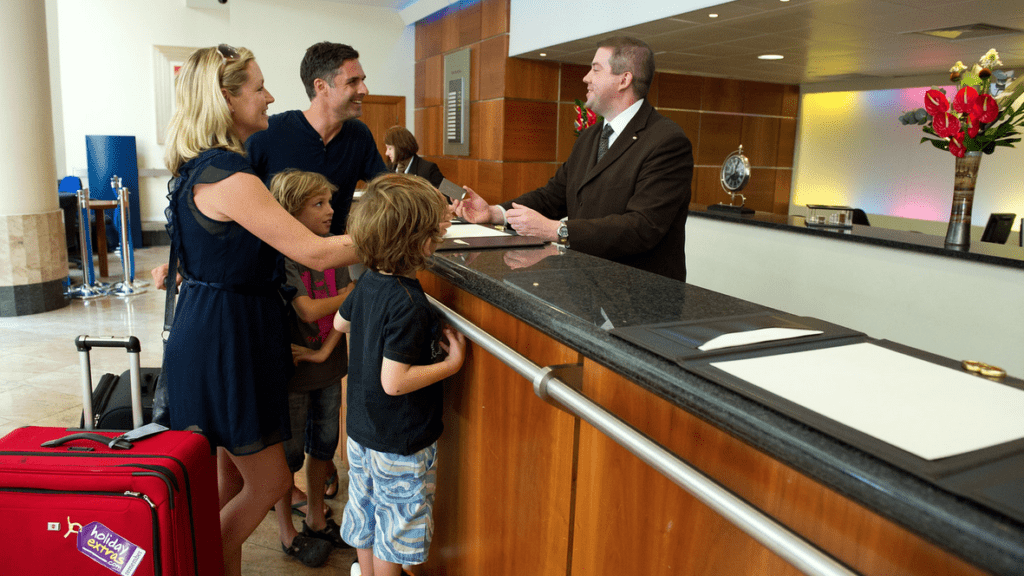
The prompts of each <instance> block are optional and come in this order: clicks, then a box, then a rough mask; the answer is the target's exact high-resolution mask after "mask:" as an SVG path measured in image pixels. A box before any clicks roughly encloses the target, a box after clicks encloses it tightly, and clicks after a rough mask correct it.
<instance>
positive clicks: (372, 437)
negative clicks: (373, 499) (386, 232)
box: [339, 270, 444, 455]
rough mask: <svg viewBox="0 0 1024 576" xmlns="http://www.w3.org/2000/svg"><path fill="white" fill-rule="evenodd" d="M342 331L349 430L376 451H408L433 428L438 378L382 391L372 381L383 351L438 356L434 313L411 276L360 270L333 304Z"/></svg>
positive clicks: (395, 355)
mask: <svg viewBox="0 0 1024 576" xmlns="http://www.w3.org/2000/svg"><path fill="white" fill-rule="evenodd" d="M339 312H340V314H341V317H342V318H344V319H346V320H348V321H349V322H351V323H352V326H351V331H350V333H349V364H348V396H347V403H348V411H347V412H346V415H347V417H346V431H347V432H348V436H349V438H352V439H353V440H355V441H356V442H358V443H359V444H361V445H363V446H364V447H366V448H369V449H371V450H376V451H377V452H387V453H390V454H403V455H409V454H413V453H415V452H417V451H419V450H422V449H424V448H426V447H427V446H430V445H431V444H433V443H434V442H435V441H437V439H438V438H440V436H441V431H442V430H443V428H444V425H443V424H442V422H441V412H442V404H443V400H444V387H443V386H442V384H441V383H440V382H437V383H434V384H431V385H429V386H426V387H424V388H421V389H419V390H416V391H414V392H410V393H408V394H403V395H401V396H389V395H388V394H387V393H386V392H384V387H383V385H381V382H380V371H381V364H382V362H383V359H384V358H387V359H388V360H394V361H395V362H401V363H402V364H410V365H413V366H422V365H427V364H433V363H435V362H439V361H440V360H441V359H442V358H443V357H444V351H443V349H442V348H441V347H440V344H439V342H440V338H441V321H440V318H439V316H438V314H437V312H436V311H435V310H434V309H433V308H432V307H431V306H430V303H429V302H428V301H427V297H426V295H425V294H424V293H423V288H422V287H421V286H420V283H419V281H418V280H415V279H413V278H406V277H404V276H389V275H387V274H381V273H379V272H374V271H373V270H367V271H365V272H363V274H362V276H360V277H359V281H358V282H356V287H355V289H354V290H353V291H352V293H351V294H349V296H348V298H346V299H345V302H344V303H342V305H341V309H340V310H339Z"/></svg>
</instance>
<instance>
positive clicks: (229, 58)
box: [217, 44, 241, 64]
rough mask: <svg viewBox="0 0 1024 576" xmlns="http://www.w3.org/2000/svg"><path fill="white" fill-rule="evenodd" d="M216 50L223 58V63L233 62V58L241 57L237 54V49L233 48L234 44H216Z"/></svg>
mask: <svg viewBox="0 0 1024 576" xmlns="http://www.w3.org/2000/svg"><path fill="white" fill-rule="evenodd" d="M217 52H219V53H220V57H221V58H223V59H224V64H227V63H228V62H234V61H235V60H238V59H239V58H241V56H239V54H238V50H235V47H234V46H231V45H228V44H219V45H217Z"/></svg>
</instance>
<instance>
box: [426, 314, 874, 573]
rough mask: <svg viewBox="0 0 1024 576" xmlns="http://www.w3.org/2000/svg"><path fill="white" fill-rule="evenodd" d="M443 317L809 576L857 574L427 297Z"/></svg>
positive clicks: (541, 391)
mask: <svg viewBox="0 0 1024 576" xmlns="http://www.w3.org/2000/svg"><path fill="white" fill-rule="evenodd" d="M428 298H429V299H430V302H431V303H432V304H433V305H434V306H436V307H437V309H438V310H439V311H440V312H441V313H442V314H443V315H444V317H445V319H446V320H447V321H448V323H449V324H451V325H452V326H453V327H455V329H457V330H458V331H459V332H462V333H463V334H464V335H465V336H466V337H467V338H469V339H470V340H471V341H472V342H474V343H475V344H476V345H478V346H480V347H481V348H483V349H484V350H486V351H487V352H489V353H491V355H493V356H494V357H496V358H497V359H499V360H501V361H502V362H503V363H505V364H506V365H508V366H509V367H510V368H512V369H513V370H515V371H516V372H517V373H518V374H520V375H521V376H523V377H524V378H526V379H527V380H530V381H531V382H533V383H534V387H535V389H537V391H538V395H540V396H541V397H545V396H546V397H547V398H551V399H553V400H555V401H557V402H558V403H559V404H561V405H562V406H564V407H565V408H566V409H567V410H569V411H570V412H571V413H573V414H575V415H577V416H579V417H580V418H581V419H583V420H584V421H586V422H588V423H589V424H591V425H592V426H594V427H595V428H597V429H598V430H599V431H601V432H602V433H603V434H605V435H606V436H608V437H609V438H611V439H612V440H614V441H615V442H617V443H618V444H619V445H620V446H622V447H623V448H625V449H626V450H628V451H629V452H631V453H632V454H634V455H635V456H637V457H638V458H640V459H641V460H643V461H644V462H646V463H647V464H649V465H650V466H651V467H653V468H654V469H655V470H657V471H658V472H660V473H661V474H663V475H664V476H666V477H667V478H669V479H670V480H672V481H673V482H674V483H676V484H677V485H678V486H680V487H681V488H683V489H684V490H686V491H687V492H689V493H690V494H691V495H692V496H693V497H694V498H696V499H697V500H699V501H701V502H702V503H704V504H705V505H707V506H708V507H709V508H711V509H712V510H714V511H715V512H716V513H718V514H720V515H721V516H722V517H724V518H725V519H726V520H728V521H729V522H731V523H732V524H734V525H735V526H736V527H738V528H739V529H740V530H742V531H743V532H745V533H746V534H747V535H748V536H750V537H751V538H753V539H755V540H757V541H758V542H760V543H761V544H763V545H764V546H765V547H766V548H768V549H769V550H771V551H772V552H775V553H776V554H778V555H779V556H780V557H782V558H783V559H784V560H786V561H787V562H789V563H790V564H792V565H793V566H794V567H795V568H797V569H798V570H800V571H801V572H803V573H804V574H808V575H811V576H854V575H856V574H857V573H856V572H854V571H852V570H850V569H849V568H848V567H846V566H845V565H843V564H842V563H840V562H839V561H838V560H836V559H834V558H832V557H831V556H829V555H828V554H827V553H826V552H824V551H822V550H820V549H819V548H817V547H816V546H815V545H814V544H812V543H810V542H808V541H807V540H805V539H804V538H803V537H801V536H800V535H798V534H795V533H794V532H792V531H790V530H789V529H788V528H786V527H785V526H783V525H782V524H780V523H779V522H778V521H776V520H775V519H774V518H772V517H771V516H768V515H767V514H765V513H764V512H762V511H761V510H759V509H757V508H756V507H755V506H753V505H751V504H750V503H749V502H747V501H746V500H744V499H742V498H741V497H739V496H737V495H736V494H733V493H732V492H731V491H730V490H729V489H728V488H725V487H724V486H722V485H721V484H719V483H718V482H716V481H715V480H714V479H712V478H710V477H709V476H707V475H706V474H704V473H703V472H701V471H700V470H698V469H697V468H694V467H693V466H691V465H689V464H687V463H686V462H685V461H684V460H682V459H681V458H679V456H677V455H675V454H673V453H672V452H669V451H668V450H666V449H665V448H663V447H662V446H660V445H659V444H657V443H656V442H654V441H653V440H651V439H650V438H649V437H648V436H646V435H645V434H643V433H642V432H640V431H639V430H637V429H636V428H633V427H632V426H630V425H629V424H628V423H626V422H624V421H622V420H621V419H619V418H618V417H616V416H615V415H614V414H612V413H610V412H608V411H607V410H605V409H604V408H603V407H602V406H601V405H600V404H597V403H596V402H594V401H592V400H590V399H589V398H587V397H586V396H584V395H583V394H580V393H579V392H577V391H576V390H574V389H572V388H571V387H570V386H568V385H567V384H565V383H564V382H562V381H561V380H559V379H558V378H556V377H553V376H552V374H551V368H549V367H541V366H538V365H536V364H534V363H533V362H531V361H530V360H529V359H528V358H526V357H525V356H523V355H522V354H519V353H518V352H516V351H515V350H513V349H512V348H510V347H509V346H507V345H505V344H504V343H502V342H501V341H499V340H498V339H497V338H495V337H494V336H491V335H490V334H488V333H487V332H485V331H484V330H483V329H481V328H480V327H479V326H476V325H475V324H473V323H471V322H469V321H468V320H466V319H465V318H463V317H462V316H460V315H459V314H458V313H456V312H455V311H453V310H452V309H450V308H448V307H447V306H445V305H444V304H442V303H440V302H438V301H437V300H436V299H435V298H433V297H430V296H428Z"/></svg>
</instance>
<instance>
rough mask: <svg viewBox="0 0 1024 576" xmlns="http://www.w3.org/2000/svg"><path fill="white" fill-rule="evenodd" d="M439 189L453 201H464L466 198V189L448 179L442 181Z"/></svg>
mask: <svg viewBox="0 0 1024 576" xmlns="http://www.w3.org/2000/svg"><path fill="white" fill-rule="evenodd" d="M437 189H438V190H440V191H441V194H444V195H445V196H447V197H449V198H451V199H452V200H462V199H463V198H465V197H466V189H465V188H463V187H462V186H459V185H458V184H456V183H455V182H452V181H451V180H449V179H447V178H445V179H444V180H441V185H440V186H438V187H437Z"/></svg>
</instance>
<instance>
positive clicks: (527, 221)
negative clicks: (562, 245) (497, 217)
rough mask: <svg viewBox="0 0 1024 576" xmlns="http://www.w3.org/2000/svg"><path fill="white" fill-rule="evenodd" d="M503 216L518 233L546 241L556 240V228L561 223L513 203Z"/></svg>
mask: <svg viewBox="0 0 1024 576" xmlns="http://www.w3.org/2000/svg"><path fill="white" fill-rule="evenodd" d="M505 218H506V219H507V220H508V224H509V226H511V227H512V228H513V229H514V230H515V231H516V232H518V233H519V234H520V235H522V236H535V237H537V238H540V239H541V240H547V241H548V242H554V241H556V240H558V228H559V227H560V226H561V225H562V223H561V222H559V221H558V220H550V219H548V218H545V217H544V216H542V215H541V213H540V212H537V211H536V210H534V209H532V208H527V207H526V206H523V205H522V204H515V203H513V204H512V209H511V210H509V211H508V212H506V213H505Z"/></svg>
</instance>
